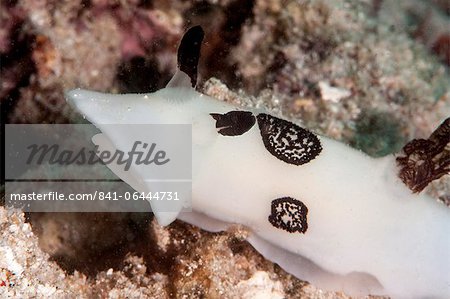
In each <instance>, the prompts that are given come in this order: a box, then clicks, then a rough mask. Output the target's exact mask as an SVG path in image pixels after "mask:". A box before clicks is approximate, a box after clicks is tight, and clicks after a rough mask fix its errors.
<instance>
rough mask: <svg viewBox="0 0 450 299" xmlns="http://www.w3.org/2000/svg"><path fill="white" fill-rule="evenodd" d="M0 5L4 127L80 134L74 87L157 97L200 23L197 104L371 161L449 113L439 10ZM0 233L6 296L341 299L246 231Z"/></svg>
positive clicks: (410, 2) (98, 224) (407, 6)
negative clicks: (275, 125)
mask: <svg viewBox="0 0 450 299" xmlns="http://www.w3.org/2000/svg"><path fill="white" fill-rule="evenodd" d="M0 5H1V8H0V24H1V26H0V27H1V28H0V55H1V56H0V58H1V60H2V66H1V67H2V82H1V86H0V103H1V105H2V122H5V120H6V121H7V122H11V123H64V122H82V121H83V120H82V119H81V117H80V115H78V114H77V113H76V112H75V111H73V110H71V109H70V108H69V107H68V106H67V104H66V102H65V100H64V97H63V94H64V91H65V90H67V89H69V88H74V87H84V88H89V89H94V90H99V91H103V92H147V91H151V90H155V89H158V88H161V87H162V86H164V85H165V83H166V82H167V81H168V80H169V79H170V76H171V74H172V73H173V72H174V70H175V65H176V63H175V53H176V47H177V42H178V40H179V38H180V36H181V34H182V32H183V31H184V28H186V27H189V26H190V25H191V24H202V25H203V27H204V28H205V30H206V31H207V35H206V43H205V47H204V49H203V52H202V55H203V56H202V62H201V65H200V77H201V79H202V80H201V84H200V86H201V89H202V90H203V92H205V93H207V94H209V95H212V96H215V97H216V98H218V99H221V100H224V101H230V102H233V103H236V104H239V105H242V106H252V107H265V108H267V109H270V110H271V111H273V112H274V113H278V114H283V115H285V116H287V117H291V118H295V119H296V120H298V121H301V122H303V124H304V125H305V126H307V127H309V128H311V129H312V130H314V131H316V132H318V133H321V134H324V135H327V136H329V137H332V138H335V139H339V140H342V141H344V142H347V143H351V144H352V145H353V146H356V147H359V148H361V149H362V150H364V151H366V152H368V153H369V154H371V155H374V156H379V155H385V154H387V153H393V152H395V151H397V150H398V149H399V147H401V146H402V145H403V144H404V143H405V142H406V141H408V140H410V139H413V138H423V137H427V136H428V135H429V134H430V132H431V131H432V130H433V129H434V128H435V127H437V125H438V124H439V122H440V121H442V119H443V118H444V117H448V116H449V115H450V89H449V86H450V77H449V71H448V57H449V54H448V53H449V47H448V36H449V33H448V22H449V13H448V7H446V1H441V0H432V1H419V0H401V1H395V0H389V1H386V0H384V1H383V0H373V1H371V0H359V1H358V0H332V1H284V0H270V1H263V0H254V1H252V0H245V1H232V0H219V1H216V0H210V1H204V2H199V1H178V0H173V1H169V2H168V1H160V0H155V1H138V0H133V1H128V2H127V1H105V0H91V1H84V0H83V1H82V0H77V1H54V0H39V1H30V0H19V1H1V3H0ZM424 5H426V6H427V7H428V8H429V9H428V10H427V9H424ZM12 45H15V46H12ZM212 77H215V78H212ZM216 78H218V79H216ZM380 124H381V125H380ZM449 188H450V179H449V176H446V177H443V178H442V179H441V180H439V181H437V182H435V183H433V184H432V185H431V186H430V187H429V188H428V190H427V191H428V192H429V193H430V194H431V195H432V196H433V197H435V198H437V199H441V200H443V201H446V200H447V202H450V195H449V194H450V189H449ZM0 229H1V230H0V234H1V238H0V297H2V298H8V297H17V298H30V297H49V298H61V297H65V298H75V297H81V298H92V297H94V298H96V297H101V298H104V297H108V298H142V297H148V298H174V297H175V298H255V297H257V298H337V297H338V298H347V297H346V296H345V295H344V294H337V293H327V292H323V291H321V290H319V289H317V288H315V287H314V286H312V285H309V284H308V283H306V282H303V281H301V280H299V279H297V278H295V277H293V276H291V275H288V274H287V273H286V272H284V271H283V270H282V269H280V268H279V267H278V266H277V265H274V264H273V263H271V262H268V261H267V260H265V259H264V258H263V257H262V256H261V255H260V254H258V253H257V252H256V251H255V250H254V249H253V248H252V247H251V246H250V245H249V244H248V243H247V242H245V240H244V239H245V235H246V232H245V229H244V228H241V227H235V228H233V229H232V230H230V231H228V232H223V233H216V234H213V233H207V232H204V231H201V230H200V229H198V228H196V227H193V226H191V225H188V224H185V223H182V222H179V221H176V222H175V223H173V224H172V225H170V226H169V227H166V228H162V227H159V226H158V225H157V224H156V222H155V221H154V220H152V217H151V215H142V214H116V215H102V214H72V215H68V214H63V213H61V214H47V215H46V214H33V215H27V216H25V215H24V214H23V213H22V212H21V211H18V210H8V209H5V208H4V207H1V206H0Z"/></svg>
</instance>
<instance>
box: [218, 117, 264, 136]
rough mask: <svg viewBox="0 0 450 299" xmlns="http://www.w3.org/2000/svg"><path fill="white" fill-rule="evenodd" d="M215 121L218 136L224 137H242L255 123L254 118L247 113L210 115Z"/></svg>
mask: <svg viewBox="0 0 450 299" xmlns="http://www.w3.org/2000/svg"><path fill="white" fill-rule="evenodd" d="M210 115H211V116H212V118H214V119H215V120H216V128H218V129H219V131H218V132H219V134H221V135H224V136H238V135H242V134H244V133H245V132H247V131H248V130H250V129H251V127H253V125H254V124H255V123H256V119H255V116H253V114H252V113H251V112H249V111H230V112H227V113H225V114H219V113H211V114H210Z"/></svg>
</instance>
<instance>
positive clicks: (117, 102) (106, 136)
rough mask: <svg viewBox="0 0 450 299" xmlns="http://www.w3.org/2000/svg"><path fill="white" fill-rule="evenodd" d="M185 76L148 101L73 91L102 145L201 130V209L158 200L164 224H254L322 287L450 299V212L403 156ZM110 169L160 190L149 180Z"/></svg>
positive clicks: (196, 202)
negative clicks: (140, 127) (417, 186)
mask: <svg viewBox="0 0 450 299" xmlns="http://www.w3.org/2000/svg"><path fill="white" fill-rule="evenodd" d="M176 76H177V77H178V78H177V80H174V81H176V82H177V84H175V85H169V87H166V88H164V89H161V90H159V91H157V92H155V93H150V94H124V95H111V94H102V93H98V92H91V91H86V90H79V89H77V90H73V91H70V92H69V93H68V94H67V97H68V99H69V101H70V102H71V103H72V104H73V105H74V106H75V107H76V108H77V109H78V110H79V111H80V112H81V113H82V114H83V115H85V116H86V118H87V119H88V120H89V121H91V122H92V123H93V124H95V125H96V126H97V127H98V128H99V129H100V130H101V131H102V133H103V134H102V135H101V136H96V138H95V139H94V142H95V143H97V144H99V145H100V146H101V147H104V148H120V147H121V146H122V141H123V140H126V139H127V138H132V137H133V133H132V132H130V133H129V135H128V134H126V135H124V134H123V133H121V132H115V131H113V130H111V129H109V127H108V126H105V124H191V125H192V156H193V162H192V167H193V174H192V210H193V212H192V213H178V212H171V213H168V212H159V211H158V206H156V205H155V206H154V203H153V202H152V203H151V204H152V209H153V211H154V213H155V216H156V218H157V220H158V221H159V223H160V224H162V225H167V224H169V223H171V222H172V221H173V220H174V219H175V218H179V219H181V220H184V221H187V222H190V223H192V224H195V225H198V226H200V227H201V228H203V229H206V230H210V231H219V230H223V229H226V228H227V226H228V225H230V224H241V225H244V226H246V227H248V228H249V231H250V236H249V238H248V241H249V242H250V243H251V244H252V245H253V246H254V247H255V248H256V249H257V250H258V251H259V252H260V253H261V254H263V255H264V256H265V257H266V258H267V259H269V260H272V261H274V262H276V263H278V264H279V265H280V266H281V267H282V268H284V269H285V270H287V271H288V272H290V273H292V274H294V275H296V276H297V277H298V278H300V279H303V280H307V281H309V282H311V283H313V284H314V285H316V286H318V287H321V288H323V289H327V290H334V291H344V292H348V293H349V294H353V295H367V294H373V295H384V294H385V295H389V296H392V297H399V298H431V297H432V298H435V297H437V298H450V272H449V271H450V237H449V236H450V210H449V209H448V208H447V207H446V206H445V205H443V204H440V203H438V202H436V201H435V200H433V199H431V198H428V197H427V196H426V195H423V194H413V193H412V192H411V190H409V189H408V188H407V187H406V186H405V185H404V184H403V182H402V181H401V180H400V179H399V178H398V177H397V170H396V164H395V158H394V157H393V156H389V157H385V158H380V159H374V158H370V157H368V156H367V155H365V154H363V153H361V152H359V151H357V150H354V149H352V148H350V147H348V146H347V145H344V144H342V143H339V142H337V141H334V140H331V139H328V138H326V137H323V136H318V135H316V134H313V133H311V132H309V131H308V130H306V129H303V128H301V127H300V126H299V125H297V124H295V123H294V122H290V121H287V120H283V119H281V118H278V117H275V116H272V115H271V114H270V113H268V112H263V111H259V110H258V111H256V110H251V109H241V108H239V107H236V106H233V105H231V104H228V103H225V102H221V101H219V100H216V99H214V98H211V97H209V96H206V95H203V94H200V93H198V92H196V91H195V90H194V89H193V88H191V87H189V86H188V85H189V84H186V82H187V81H189V80H185V79H186V78H183V77H186V75H185V74H184V73H183V72H180V71H179V72H178V73H177V75H176ZM180 82H181V83H180ZM183 82H184V83H183ZM129 107H131V109H129ZM109 166H110V167H111V169H112V170H113V171H114V172H115V173H116V174H117V175H118V176H119V177H121V178H122V179H123V180H124V181H125V182H127V183H128V184H130V185H131V186H132V187H133V188H135V189H136V190H137V191H139V192H141V191H142V192H143V191H145V192H148V191H150V190H149V186H147V185H145V184H144V183H142V181H140V180H139V176H140V175H141V174H140V173H125V172H123V171H121V170H120V168H118V167H117V168H115V167H114V166H111V165H109ZM180 210H181V207H180Z"/></svg>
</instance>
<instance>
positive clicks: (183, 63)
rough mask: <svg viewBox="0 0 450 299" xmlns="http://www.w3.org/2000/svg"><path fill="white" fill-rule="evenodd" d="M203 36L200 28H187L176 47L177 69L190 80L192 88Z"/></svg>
mask: <svg viewBox="0 0 450 299" xmlns="http://www.w3.org/2000/svg"><path fill="white" fill-rule="evenodd" d="M204 36H205V33H204V31H203V29H202V27H201V26H194V27H192V28H189V30H188V31H186V33H185V34H184V35H183V38H182V39H181V42H180V46H179V47H178V57H177V58H178V59H177V60H178V67H179V68H180V70H181V71H183V72H185V73H186V74H187V75H188V76H189V78H191V83H192V87H195V85H196V84H197V66H198V60H199V59H200V50H201V46H202V41H203V38H204Z"/></svg>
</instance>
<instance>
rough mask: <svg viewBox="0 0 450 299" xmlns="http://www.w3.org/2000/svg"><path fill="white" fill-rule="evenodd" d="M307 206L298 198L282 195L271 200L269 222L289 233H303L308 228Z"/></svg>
mask: <svg viewBox="0 0 450 299" xmlns="http://www.w3.org/2000/svg"><path fill="white" fill-rule="evenodd" d="M307 215H308V208H307V207H306V206H305V204H304V203H302V202H301V201H299V200H296V199H293V198H291V197H282V198H278V199H275V200H273V201H272V208H271V214H270V216H269V222H270V223H271V224H272V225H273V226H274V227H276V228H279V229H282V230H285V231H288V232H290V233H302V234H304V233H305V232H306V230H307V229H308V220H307Z"/></svg>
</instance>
